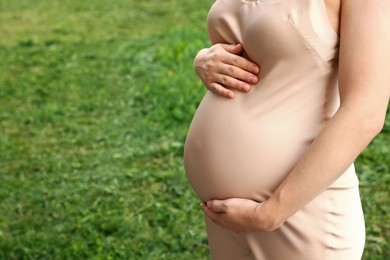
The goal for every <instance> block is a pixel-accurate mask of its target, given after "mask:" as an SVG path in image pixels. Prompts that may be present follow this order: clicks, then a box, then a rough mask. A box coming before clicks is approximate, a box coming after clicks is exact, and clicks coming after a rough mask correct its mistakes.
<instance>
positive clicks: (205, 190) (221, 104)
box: [184, 0, 365, 260]
mask: <svg viewBox="0 0 390 260" xmlns="http://www.w3.org/2000/svg"><path fill="white" fill-rule="evenodd" d="M208 32H209V37H210V40H211V42H212V44H216V43H229V44H235V43H241V44H242V45H243V47H244V49H245V53H244V56H245V57H247V58H249V59H250V60H252V61H254V62H255V63H257V64H259V65H260V66H261V73H260V79H261V80H260V82H259V83H258V84H257V85H254V86H252V90H251V92H249V93H240V92H236V93H235V97H234V99H228V98H224V97H221V96H218V95H216V94H213V93H211V92H207V93H206V95H205V97H204V98H203V100H202V102H201V104H200V106H199V108H198V110H197V112H196V114H195V117H194V119H193V121H192V124H191V127H190V130H189V133H188V136H187V140H186V144H185V151H184V164H185V170H186V173H187V176H188V179H189V181H190V183H191V185H192V187H193V188H194V190H195V192H196V193H197V194H198V196H199V197H200V199H201V200H202V201H207V200H209V199H226V198H232V197H239V198H248V199H253V200H256V201H264V200H266V199H267V198H268V197H269V196H271V194H272V192H273V191H274V190H275V188H276V187H277V186H278V184H279V183H280V182H281V181H282V180H283V179H284V178H285V177H286V176H287V175H288V174H289V172H290V171H291V169H292V168H293V167H294V165H295V164H296V163H297V162H298V160H299V159H300V157H301V156H302V154H303V153H304V152H305V150H306V149H307V148H308V147H309V146H310V144H311V143H312V141H313V140H314V139H315V138H316V136H317V135H318V134H319V132H320V131H321V129H322V127H323V125H324V123H325V122H326V121H327V120H329V119H330V118H331V117H332V116H333V115H334V113H335V112H336V111H337V109H338V107H339V94H338V85H337V82H338V75H337V66H338V59H337V57H338V42H339V37H338V35H337V33H336V32H335V31H334V29H333V27H332V26H331V24H330V23H329V20H328V16H327V11H326V7H325V4H324V2H323V0H260V1H250V0H217V1H216V2H215V3H214V5H213V7H212V8H211V10H210V13H209V16H208ZM312 174H313V178H316V172H313V173H312ZM206 227H207V233H208V239H209V245H210V251H211V255H212V258H213V259H222V260H228V259H264V260H284V259H289V260H293V259H297V260H306V259H307V260H321V259H332V260H338V259H340V260H355V259H360V258H361V255H362V251H363V247H364V240H365V229H364V219H363V213H362V208H361V203H360V197H359V190H358V179H357V177H356V174H355V171H354V167H353V165H351V166H350V167H349V169H348V170H347V171H346V172H345V173H344V174H343V175H342V176H341V177H340V178H339V179H338V180H337V181H336V182H335V183H334V184H333V185H331V186H330V187H329V188H328V189H327V190H326V191H324V192H323V193H321V194H320V195H319V196H318V197H317V198H315V199H314V200H313V201H312V202H311V203H309V204H308V205H306V206H305V207H304V208H303V209H302V210H300V211H299V212H298V213H296V214H295V215H293V216H292V217H291V218H289V219H288V220H287V221H286V223H285V224H284V225H283V226H282V227H281V228H279V229H277V230H276V231H273V232H255V233H248V234H241V235H237V234H235V233H233V232H231V231H228V230H226V229H223V228H221V227H220V226H217V225H215V224H214V223H212V222H211V221H210V220H209V219H207V218H206Z"/></svg>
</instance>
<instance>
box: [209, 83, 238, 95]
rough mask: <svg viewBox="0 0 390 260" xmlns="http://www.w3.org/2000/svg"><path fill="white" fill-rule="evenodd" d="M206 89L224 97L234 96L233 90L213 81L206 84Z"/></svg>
mask: <svg viewBox="0 0 390 260" xmlns="http://www.w3.org/2000/svg"><path fill="white" fill-rule="evenodd" d="M206 87H207V89H208V90H210V91H211V92H213V93H215V94H218V95H221V96H224V97H227V98H233V97H234V93H233V91H231V90H229V89H227V88H226V87H224V86H222V85H220V84H218V83H216V82H214V83H210V84H208V85H207V86H206Z"/></svg>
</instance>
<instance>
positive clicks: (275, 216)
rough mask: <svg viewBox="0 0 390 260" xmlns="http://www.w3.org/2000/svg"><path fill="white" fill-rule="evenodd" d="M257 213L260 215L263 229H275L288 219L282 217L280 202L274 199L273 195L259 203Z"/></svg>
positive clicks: (259, 222) (260, 225) (259, 223)
mask: <svg viewBox="0 0 390 260" xmlns="http://www.w3.org/2000/svg"><path fill="white" fill-rule="evenodd" d="M256 215H257V216H258V226H259V228H260V229H261V230H262V231H274V230H275V229H278V228H279V227H281V226H282V225H283V224H284V222H285V221H286V220H285V219H284V218H282V217H281V216H282V215H281V213H280V210H279V204H278V202H277V201H275V200H273V199H272V197H271V198H270V199H269V200H266V201H265V202H264V203H262V204H259V206H258V207H257V208H256Z"/></svg>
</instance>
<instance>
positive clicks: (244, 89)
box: [241, 84, 249, 92]
mask: <svg viewBox="0 0 390 260" xmlns="http://www.w3.org/2000/svg"><path fill="white" fill-rule="evenodd" d="M241 90H242V91H245V92H246V91H248V90H249V86H248V85H247V84H243V85H242V86H241Z"/></svg>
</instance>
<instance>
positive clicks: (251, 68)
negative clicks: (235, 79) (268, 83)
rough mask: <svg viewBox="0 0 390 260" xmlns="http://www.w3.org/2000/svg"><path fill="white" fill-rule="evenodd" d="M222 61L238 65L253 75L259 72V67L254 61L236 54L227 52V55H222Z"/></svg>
mask: <svg viewBox="0 0 390 260" xmlns="http://www.w3.org/2000/svg"><path fill="white" fill-rule="evenodd" d="M222 58H223V60H222V61H223V62H224V63H227V64H230V65H233V66H235V67H239V68H241V69H243V70H246V71H248V72H251V73H252V74H254V75H257V74H259V73H260V67H259V66H258V65H257V64H255V63H254V62H251V61H250V60H248V59H246V58H244V57H241V56H238V55H236V54H232V53H228V55H223V57H222Z"/></svg>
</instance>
